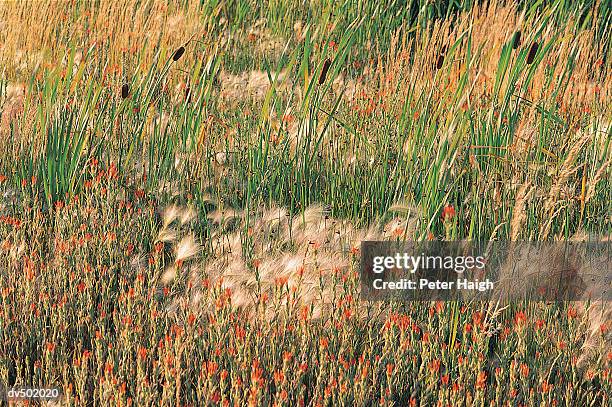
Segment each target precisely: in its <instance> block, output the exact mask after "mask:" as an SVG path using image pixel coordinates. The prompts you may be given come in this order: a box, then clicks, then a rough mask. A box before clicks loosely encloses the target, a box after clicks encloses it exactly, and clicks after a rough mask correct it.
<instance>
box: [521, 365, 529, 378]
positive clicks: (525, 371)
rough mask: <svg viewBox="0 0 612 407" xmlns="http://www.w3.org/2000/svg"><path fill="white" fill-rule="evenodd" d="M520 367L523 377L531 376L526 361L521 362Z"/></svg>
mask: <svg viewBox="0 0 612 407" xmlns="http://www.w3.org/2000/svg"><path fill="white" fill-rule="evenodd" d="M520 369H521V375H522V376H523V377H527V376H529V366H527V365H526V364H525V363H521V367H520Z"/></svg>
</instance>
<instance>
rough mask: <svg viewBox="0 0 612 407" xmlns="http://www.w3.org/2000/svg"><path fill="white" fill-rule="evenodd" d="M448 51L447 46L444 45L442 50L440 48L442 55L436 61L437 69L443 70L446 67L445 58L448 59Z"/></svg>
mask: <svg viewBox="0 0 612 407" xmlns="http://www.w3.org/2000/svg"><path fill="white" fill-rule="evenodd" d="M447 49H448V47H447V46H446V45H443V46H442V48H440V53H439V54H438V58H437V59H436V69H441V68H442V66H443V65H444V58H445V57H446V50H447Z"/></svg>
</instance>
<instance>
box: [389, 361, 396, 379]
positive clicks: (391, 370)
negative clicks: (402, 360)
mask: <svg viewBox="0 0 612 407" xmlns="http://www.w3.org/2000/svg"><path fill="white" fill-rule="evenodd" d="M394 368H395V366H394V365H393V363H387V376H391V374H392V373H393V369H394Z"/></svg>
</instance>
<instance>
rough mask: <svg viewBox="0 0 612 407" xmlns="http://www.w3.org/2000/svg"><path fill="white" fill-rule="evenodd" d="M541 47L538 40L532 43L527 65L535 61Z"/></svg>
mask: <svg viewBox="0 0 612 407" xmlns="http://www.w3.org/2000/svg"><path fill="white" fill-rule="evenodd" d="M539 47H540V45H539V44H538V42H537V41H534V42H533V44H531V48H529V53H528V54H527V65H531V64H532V63H533V60H534V59H535V56H536V54H537V53H538V48H539Z"/></svg>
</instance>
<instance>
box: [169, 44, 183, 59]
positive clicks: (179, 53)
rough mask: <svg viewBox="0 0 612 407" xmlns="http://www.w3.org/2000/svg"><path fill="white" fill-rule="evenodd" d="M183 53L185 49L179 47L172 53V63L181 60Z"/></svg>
mask: <svg viewBox="0 0 612 407" xmlns="http://www.w3.org/2000/svg"><path fill="white" fill-rule="evenodd" d="M184 53H185V47H184V46H183V45H181V46H180V47H179V48H178V49H177V50H176V51H174V54H173V55H172V60H173V61H174V62H176V61H178V60H179V59H181V57H182V56H183V54H184Z"/></svg>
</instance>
